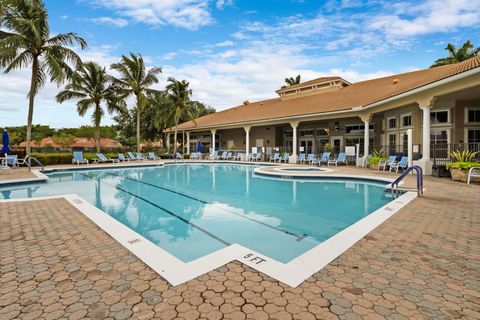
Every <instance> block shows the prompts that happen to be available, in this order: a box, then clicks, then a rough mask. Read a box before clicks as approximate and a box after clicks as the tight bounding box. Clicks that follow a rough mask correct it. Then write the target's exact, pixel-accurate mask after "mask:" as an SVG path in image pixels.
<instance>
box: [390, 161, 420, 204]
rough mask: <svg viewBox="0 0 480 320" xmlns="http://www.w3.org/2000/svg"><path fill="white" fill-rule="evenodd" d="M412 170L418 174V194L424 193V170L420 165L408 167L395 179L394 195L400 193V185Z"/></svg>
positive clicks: (393, 185)
mask: <svg viewBox="0 0 480 320" xmlns="http://www.w3.org/2000/svg"><path fill="white" fill-rule="evenodd" d="M412 171H415V173H416V174H417V194H418V196H419V197H421V196H422V195H423V170H422V168H421V167H419V166H411V167H408V168H407V169H406V170H405V171H404V172H403V173H402V174H401V175H400V176H399V177H398V178H397V179H395V181H393V182H392V184H391V185H390V186H391V189H392V196H395V195H398V185H399V184H400V182H401V181H402V180H403V179H404V178H405V177H406V176H407V175H408V174H409V173H410V172H412Z"/></svg>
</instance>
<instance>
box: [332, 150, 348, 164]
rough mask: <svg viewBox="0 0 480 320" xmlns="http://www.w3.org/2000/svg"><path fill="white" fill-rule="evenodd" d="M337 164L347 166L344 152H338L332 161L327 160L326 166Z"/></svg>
mask: <svg viewBox="0 0 480 320" xmlns="http://www.w3.org/2000/svg"><path fill="white" fill-rule="evenodd" d="M339 163H343V164H345V165H346V164H347V154H346V153H345V152H340V153H339V154H338V157H336V158H335V159H333V160H328V162H327V165H328V166H329V165H330V164H334V165H336V166H338V164H339Z"/></svg>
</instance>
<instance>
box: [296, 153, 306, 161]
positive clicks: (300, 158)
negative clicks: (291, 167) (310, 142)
mask: <svg viewBox="0 0 480 320" xmlns="http://www.w3.org/2000/svg"><path fill="white" fill-rule="evenodd" d="M304 161H305V153H300V154H299V156H298V159H297V162H298V163H303V162H304Z"/></svg>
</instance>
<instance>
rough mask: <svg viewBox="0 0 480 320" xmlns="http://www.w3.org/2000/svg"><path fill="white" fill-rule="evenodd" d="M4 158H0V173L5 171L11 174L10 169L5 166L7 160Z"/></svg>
mask: <svg viewBox="0 0 480 320" xmlns="http://www.w3.org/2000/svg"><path fill="white" fill-rule="evenodd" d="M6 156H7V155H5V158H2V159H1V160H2V161H1V162H0V172H5V171H10V174H12V168H10V167H9V166H8V165H7V159H6Z"/></svg>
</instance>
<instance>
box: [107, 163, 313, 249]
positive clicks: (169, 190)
mask: <svg viewBox="0 0 480 320" xmlns="http://www.w3.org/2000/svg"><path fill="white" fill-rule="evenodd" d="M106 174H108V175H112V176H115V177H120V178H125V179H128V180H131V181H135V182H138V183H142V184H145V185H147V186H150V187H154V188H157V189H161V190H164V191H167V192H171V193H174V194H177V195H179V196H182V197H185V198H188V199H191V200H194V201H198V202H200V203H203V204H209V203H208V202H207V201H204V200H201V199H198V198H195V197H192V196H189V195H188V194H184V193H181V192H178V191H175V190H171V189H168V188H165V187H162V186H159V185H156V184H153V183H149V182H145V181H141V180H138V179H134V178H131V177H129V176H122V175H119V174H115V173H111V172H107V173H106ZM222 210H224V211H227V212H229V213H231V214H234V215H236V216H239V217H242V218H245V219H247V220H250V221H252V222H256V223H259V224H261V225H263V226H265V227H267V228H270V229H273V230H276V231H280V232H283V233H286V234H288V235H290V236H292V237H295V239H296V240H297V241H302V240H303V239H305V238H306V237H308V234H296V233H293V232H291V231H288V230H283V229H281V228H277V227H275V226H272V225H271V224H268V223H266V222H263V221H260V220H257V219H253V218H250V217H248V216H247V215H245V214H242V213H238V212H234V211H231V210H228V209H225V208H222Z"/></svg>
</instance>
